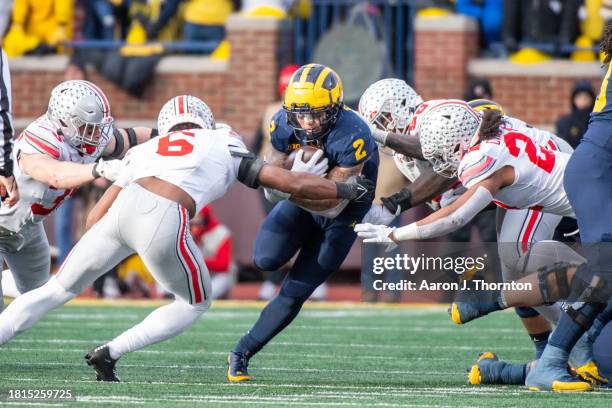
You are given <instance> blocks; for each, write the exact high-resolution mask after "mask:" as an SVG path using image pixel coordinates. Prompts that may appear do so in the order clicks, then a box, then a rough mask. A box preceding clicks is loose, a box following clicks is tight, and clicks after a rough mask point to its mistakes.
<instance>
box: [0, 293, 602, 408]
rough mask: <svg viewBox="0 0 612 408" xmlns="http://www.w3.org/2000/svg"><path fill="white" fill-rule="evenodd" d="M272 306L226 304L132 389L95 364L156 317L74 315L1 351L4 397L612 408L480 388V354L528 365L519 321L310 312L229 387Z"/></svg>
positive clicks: (351, 309) (123, 373)
mask: <svg viewBox="0 0 612 408" xmlns="http://www.w3.org/2000/svg"><path fill="white" fill-rule="evenodd" d="M260 309H261V305H253V304H239V305H235V304H224V303H222V302H217V303H215V304H214V305H213V308H212V309H211V310H210V311H209V312H208V313H207V314H206V315H205V316H204V317H203V318H202V319H201V320H200V321H199V322H198V323H197V324H196V325H195V326H194V327H192V328H191V329H190V330H189V331H187V332H186V333H184V334H182V335H181V336H179V337H176V338H174V339H172V340H170V341H167V342H164V343H160V344H156V345H153V346H151V347H149V348H147V349H145V350H143V351H140V352H136V353H133V354H131V355H128V356H125V357H124V358H122V359H121V360H120V362H119V364H118V372H119V375H120V377H121V378H122V380H123V382H122V383H119V384H112V383H111V384H109V383H98V382H96V381H95V378H94V373H93V370H91V369H90V368H89V367H87V366H86V364H85V362H84V360H83V355H84V354H85V352H86V351H87V350H88V349H89V348H91V347H93V346H95V345H98V344H100V343H102V342H104V341H106V340H108V339H111V338H112V337H113V336H114V335H117V334H119V333H120V332H121V331H123V330H125V329H127V328H129V327H131V326H132V325H134V324H135V323H137V322H138V321H139V320H141V319H142V318H143V317H144V316H146V315H147V313H148V312H149V311H150V310H152V306H151V305H147V306H142V305H136V306H135V305H133V304H129V303H127V304H120V305H115V306H101V305H96V306H91V305H85V306H84V305H68V306H65V307H63V308H60V309H59V310H56V311H55V312H53V313H51V314H50V315H49V316H47V317H46V318H44V319H43V320H42V321H41V322H40V323H39V324H38V325H36V326H35V327H34V328H33V329H31V330H30V331H28V332H26V333H24V334H22V335H20V336H19V337H17V338H15V339H14V340H13V341H12V342H10V343H8V344H7V345H5V346H4V347H2V348H1V349H0V367H1V368H0V392H2V393H3V394H4V397H6V393H7V390H8V389H15V388H17V389H70V390H72V392H73V394H74V395H75V396H76V398H75V399H74V400H71V401H63V402H62V403H61V404H60V403H56V402H55V401H50V400H47V401H35V400H27V401H26V400H24V401H12V402H8V401H7V400H6V399H4V401H0V405H8V404H15V405H22V406H27V405H35V406H59V405H64V406H96V407H103V406H112V407H117V406H135V405H144V406H146V407H158V406H159V407H161V406H178V407H182V406H185V407H187V406H195V405H196V404H197V405H199V406H207V407H208V406H224V407H232V406H248V407H271V406H291V407H313V406H315V407H316V406H321V407H344V406H349V407H351V406H367V407H407V406H415V407H492V406H495V407H519V406H520V407H521V408H526V407H550V406H588V407H589V408H593V407H604V406H607V407H609V406H610V402H611V401H612V399H611V397H612V394H611V392H612V390H605V389H599V390H596V391H594V392H591V393H588V394H579V395H578V394H556V393H533V392H529V391H526V390H525V389H524V387H515V386H510V387H489V386H480V387H472V386H467V385H466V375H465V369H466V367H468V366H469V365H470V363H471V362H472V361H473V360H474V358H475V357H476V355H477V353H478V352H480V351H485V350H492V351H495V352H497V353H498V354H499V355H500V357H502V358H504V359H508V360H511V361H515V362H520V361H526V360H527V359H529V358H530V357H531V355H532V346H531V345H530V341H529V339H528V338H527V336H526V335H525V334H524V333H523V332H522V329H521V327H520V323H519V322H518V319H517V318H516V316H515V315H514V314H513V313H507V312H506V313H498V314H497V315H495V316H490V317H487V318H484V319H481V320H480V321H476V322H473V323H470V324H469V325H466V326H462V327H457V326H455V325H453V324H452V323H451V322H450V320H449V318H448V316H447V315H446V313H445V311H444V310H443V309H442V308H440V307H398V308H394V307H373V306H362V305H344V306H342V305H340V306H334V305H324V304H323V305H309V306H307V307H306V308H305V310H303V311H302V313H301V315H300V316H299V317H298V318H297V319H296V321H294V323H293V324H292V325H291V326H290V327H289V328H288V329H286V330H285V331H284V332H283V333H281V334H280V335H279V336H277V337H276V338H275V339H274V340H273V342H272V343H271V344H270V345H269V346H268V347H266V348H265V349H264V350H263V351H262V352H260V353H259V354H258V355H257V356H256V357H254V358H253V359H252V360H251V367H250V369H251V374H253V375H254V376H255V380H254V381H252V382H248V383H241V384H229V383H227V381H226V379H225V358H226V354H227V351H228V350H230V349H231V347H232V346H233V345H234V343H235V342H236V341H237V340H238V338H239V337H240V336H241V335H242V334H243V333H244V332H245V331H246V330H247V329H248V328H249V327H250V326H251V325H252V323H253V322H254V321H255V320H256V319H257V317H258V315H259V310H260Z"/></svg>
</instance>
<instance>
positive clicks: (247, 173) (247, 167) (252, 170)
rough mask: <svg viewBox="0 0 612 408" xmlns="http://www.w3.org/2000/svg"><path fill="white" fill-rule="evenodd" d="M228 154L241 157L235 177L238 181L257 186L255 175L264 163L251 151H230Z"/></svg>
mask: <svg viewBox="0 0 612 408" xmlns="http://www.w3.org/2000/svg"><path fill="white" fill-rule="evenodd" d="M230 154H231V155H232V156H233V157H241V160H240V166H239V167H238V176H237V177H236V178H237V179H238V181H239V182H241V183H242V184H244V185H245V186H247V187H250V188H258V187H259V181H258V180H257V177H258V176H259V172H260V171H261V169H262V168H263V166H264V164H265V163H264V161H263V160H261V159H260V158H258V157H256V156H255V155H254V154H253V153H251V152H248V153H247V152H237V151H231V152H230Z"/></svg>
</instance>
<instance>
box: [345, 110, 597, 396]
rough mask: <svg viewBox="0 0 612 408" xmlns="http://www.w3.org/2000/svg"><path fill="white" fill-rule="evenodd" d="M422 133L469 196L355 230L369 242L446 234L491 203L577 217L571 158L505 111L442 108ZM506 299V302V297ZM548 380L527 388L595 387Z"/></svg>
mask: <svg viewBox="0 0 612 408" xmlns="http://www.w3.org/2000/svg"><path fill="white" fill-rule="evenodd" d="M419 135H420V141H421V144H422V150H423V153H424V156H426V157H428V156H429V157H432V158H435V159H436V160H438V161H439V163H440V165H439V167H440V168H445V169H449V170H451V171H452V169H456V171H457V173H458V176H459V179H460V180H461V182H462V183H463V184H464V186H465V187H466V188H467V191H466V192H465V193H464V194H462V195H461V197H460V198H459V199H458V200H457V201H455V202H454V203H452V204H451V205H449V206H448V207H445V208H443V209H441V210H439V211H437V212H435V213H434V214H432V215H430V216H429V217H426V218H424V219H423V220H420V221H417V222H414V223H412V224H409V225H408V226H406V227H402V228H398V229H394V228H388V227H386V226H380V225H371V224H360V225H357V226H356V228H355V230H356V231H358V232H359V235H360V236H362V237H364V238H366V240H365V241H366V242H385V243H388V245H395V244H397V243H398V242H399V241H402V240H408V239H427V238H432V237H436V236H440V235H443V234H445V233H447V232H449V231H452V230H454V229H457V228H459V227H460V226H462V225H465V223H466V222H468V221H469V220H470V219H471V218H472V217H473V216H474V215H475V214H477V213H478V212H479V211H481V210H482V209H483V208H485V207H486V206H488V205H489V203H490V202H491V201H494V202H500V203H501V204H503V205H504V206H507V207H510V208H512V207H514V208H533V207H537V208H540V209H541V210H542V211H543V212H545V213H552V214H557V215H561V216H570V217H572V216H573V215H574V213H573V210H572V208H571V206H570V204H569V200H568V198H567V196H566V194H565V191H564V189H563V172H564V170H565V165H566V164H567V161H568V160H569V154H567V153H563V152H560V151H558V150H553V149H549V148H547V146H545V145H541V144H537V143H536V142H535V141H534V139H532V138H531V137H530V136H528V135H526V134H525V133H522V132H520V131H519V130H517V129H513V128H512V127H510V124H509V123H508V122H506V121H504V118H503V116H502V115H501V114H500V113H499V112H496V111H494V110H489V111H486V112H485V114H484V117H483V119H482V120H481V118H480V117H479V116H478V115H477V114H476V112H475V111H473V110H472V109H471V108H469V106H467V105H464V104H462V103H460V102H453V103H449V104H446V105H441V106H439V107H437V108H434V109H432V110H431V111H429V112H428V113H427V114H426V115H425V116H424V117H423V118H422V123H421V124H420V127H419ZM555 276H557V274H556V273H555ZM559 276H560V275H559ZM595 289H597V288H595ZM555 300H557V299H555ZM499 301H500V302H501V303H504V302H505V300H504V299H503V298H500V300H499ZM489 303H498V301H492V302H489ZM536 304H537V303H536ZM456 305H457V304H453V309H452V313H453V320H455V321H457V320H459V321H463V316H462V315H461V313H460V311H459V310H458V309H457V307H456ZM526 306H531V305H530V304H527V305H526ZM498 308H499V307H498ZM549 347H550V346H547V348H546V349H545V351H544V354H545V353H546V350H548V349H549ZM544 354H543V356H544ZM566 361H567V359H566ZM540 366H541V365H537V366H536V371H537V367H540ZM530 373H531V372H530ZM547 380H548V379H547ZM547 380H544V381H537V382H535V383H530V378H529V376H528V377H527V380H526V384H527V385H528V386H531V387H537V388H545V389H552V390H559V391H584V390H590V389H591V385H590V384H589V383H588V382H585V381H580V380H578V379H576V378H574V377H572V376H570V375H568V374H567V373H566V374H565V375H564V376H563V377H559V378H558V379H556V380H554V381H550V382H549V381H547Z"/></svg>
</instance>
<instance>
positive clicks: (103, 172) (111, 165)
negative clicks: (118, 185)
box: [91, 159, 122, 182]
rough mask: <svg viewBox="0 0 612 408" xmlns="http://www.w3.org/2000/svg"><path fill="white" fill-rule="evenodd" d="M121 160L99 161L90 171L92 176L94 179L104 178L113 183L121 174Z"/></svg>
mask: <svg viewBox="0 0 612 408" xmlns="http://www.w3.org/2000/svg"><path fill="white" fill-rule="evenodd" d="M121 168H122V166H121V160H104V159H100V160H99V161H98V162H97V163H96V165H95V166H94V168H93V170H92V172H91V173H92V175H93V176H94V177H95V178H98V177H104V178H105V179H107V180H108V181H111V182H112V181H115V180H117V179H118V178H119V175H120V174H121Z"/></svg>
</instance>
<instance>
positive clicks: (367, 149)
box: [270, 109, 379, 183]
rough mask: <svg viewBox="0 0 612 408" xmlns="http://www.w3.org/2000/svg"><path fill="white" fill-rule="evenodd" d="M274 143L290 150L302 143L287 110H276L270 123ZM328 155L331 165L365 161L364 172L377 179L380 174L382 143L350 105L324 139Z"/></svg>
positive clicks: (287, 151) (323, 147)
mask: <svg viewBox="0 0 612 408" xmlns="http://www.w3.org/2000/svg"><path fill="white" fill-rule="evenodd" d="M270 135H271V138H272V146H274V148H275V149H276V150H278V151H279V152H283V153H286V154H289V153H291V152H292V151H294V150H296V149H299V148H300V147H301V144H300V140H299V139H298V138H297V137H296V136H295V133H294V129H293V128H292V127H291V126H290V125H289V124H288V123H287V112H285V111H284V110H283V109H281V110H279V111H278V112H276V114H275V115H274V116H273V118H272V123H270ZM318 147H319V148H321V149H323V151H324V154H325V157H327V160H328V161H329V168H330V169H331V168H332V167H335V166H340V167H353V166H356V165H358V164H359V163H365V164H364V166H363V170H362V172H361V174H362V175H363V176H364V177H366V178H368V179H370V180H372V181H373V182H374V183H376V177H377V175H378V161H379V159H378V147H377V146H376V142H375V141H374V139H372V135H371V133H370V128H369V127H368V125H367V124H366V123H365V122H364V121H363V119H361V117H360V116H359V115H358V114H357V113H355V112H354V111H352V110H350V109H343V110H342V111H341V112H340V114H339V116H338V119H337V120H336V123H335V124H334V125H333V127H332V130H331V131H330V132H329V133H328V134H327V136H325V138H324V139H323V146H318Z"/></svg>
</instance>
